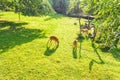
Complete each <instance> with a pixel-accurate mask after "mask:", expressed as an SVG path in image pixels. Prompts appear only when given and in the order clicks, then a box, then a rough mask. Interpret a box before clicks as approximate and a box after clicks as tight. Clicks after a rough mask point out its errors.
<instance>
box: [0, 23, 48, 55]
mask: <svg viewBox="0 0 120 80" xmlns="http://www.w3.org/2000/svg"><path fill="white" fill-rule="evenodd" d="M26 24H27V23H24V22H23V23H14V22H9V21H1V22H0V54H1V53H3V52H6V51H8V50H9V49H12V48H13V47H15V46H16V45H21V44H24V43H27V42H31V41H32V40H34V39H36V38H45V37H46V36H45V33H44V32H43V30H38V29H26V28H24V27H22V25H26ZM6 26H9V27H11V26H14V28H5V29H1V28H4V27H6Z"/></svg>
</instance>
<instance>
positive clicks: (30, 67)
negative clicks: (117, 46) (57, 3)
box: [0, 12, 120, 80]
mask: <svg viewBox="0 0 120 80" xmlns="http://www.w3.org/2000/svg"><path fill="white" fill-rule="evenodd" d="M0 20H4V21H7V22H5V23H7V24H4V23H3V22H0V80H119V79H120V76H119V75H120V58H119V57H120V56H119V55H118V57H115V56H113V55H112V54H111V53H110V52H101V50H99V49H97V52H98V54H99V56H100V57H101V59H102V60H103V61H104V64H103V63H101V60H100V58H99V56H98V55H97V54H96V52H95V50H94V48H93V47H92V44H91V40H90V39H86V38H85V39H84V40H83V41H82V42H81V43H82V50H81V56H82V57H79V47H80V45H79V44H78V51H77V58H74V57H73V54H72V50H73V49H72V42H73V40H74V39H76V38H77V37H78V34H79V24H78V20H77V19H75V18H68V17H64V16H62V15H57V14H55V15H46V16H40V17H28V16H22V15H21V19H20V21H19V18H18V14H15V13H13V12H2V13H0ZM83 21H84V20H82V22H83ZM8 22H9V24H8ZM17 23H20V24H17ZM74 23H77V25H74ZM13 24H14V25H13ZM12 25H13V26H15V28H13V29H10V27H11V26H12ZM50 35H55V36H57V37H58V38H59V41H60V45H59V47H58V48H57V50H56V51H55V52H53V53H51V55H50V56H47V55H45V51H46V43H47V41H48V39H49V38H48V37H49V36H50ZM95 45H97V44H95ZM115 51H117V50H115ZM115 51H113V53H116V52H115ZM118 51H119V50H118ZM118 53H119V52H118ZM92 60H93V64H92V62H91V61H92Z"/></svg>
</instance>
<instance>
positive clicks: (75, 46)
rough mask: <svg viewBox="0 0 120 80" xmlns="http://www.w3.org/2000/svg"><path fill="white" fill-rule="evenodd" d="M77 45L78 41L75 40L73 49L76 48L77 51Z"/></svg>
mask: <svg viewBox="0 0 120 80" xmlns="http://www.w3.org/2000/svg"><path fill="white" fill-rule="evenodd" d="M77 43H78V40H76V39H75V40H74V41H73V48H76V49H77Z"/></svg>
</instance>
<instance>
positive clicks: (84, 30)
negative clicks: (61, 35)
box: [80, 29, 88, 34]
mask: <svg viewBox="0 0 120 80" xmlns="http://www.w3.org/2000/svg"><path fill="white" fill-rule="evenodd" d="M80 31H81V32H83V33H86V34H88V29H81V30H80Z"/></svg>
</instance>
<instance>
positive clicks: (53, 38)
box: [49, 36, 59, 44]
mask: <svg viewBox="0 0 120 80" xmlns="http://www.w3.org/2000/svg"><path fill="white" fill-rule="evenodd" d="M49 41H55V42H56V43H57V44H59V40H58V38H57V37H56V36H50V38H49Z"/></svg>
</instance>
